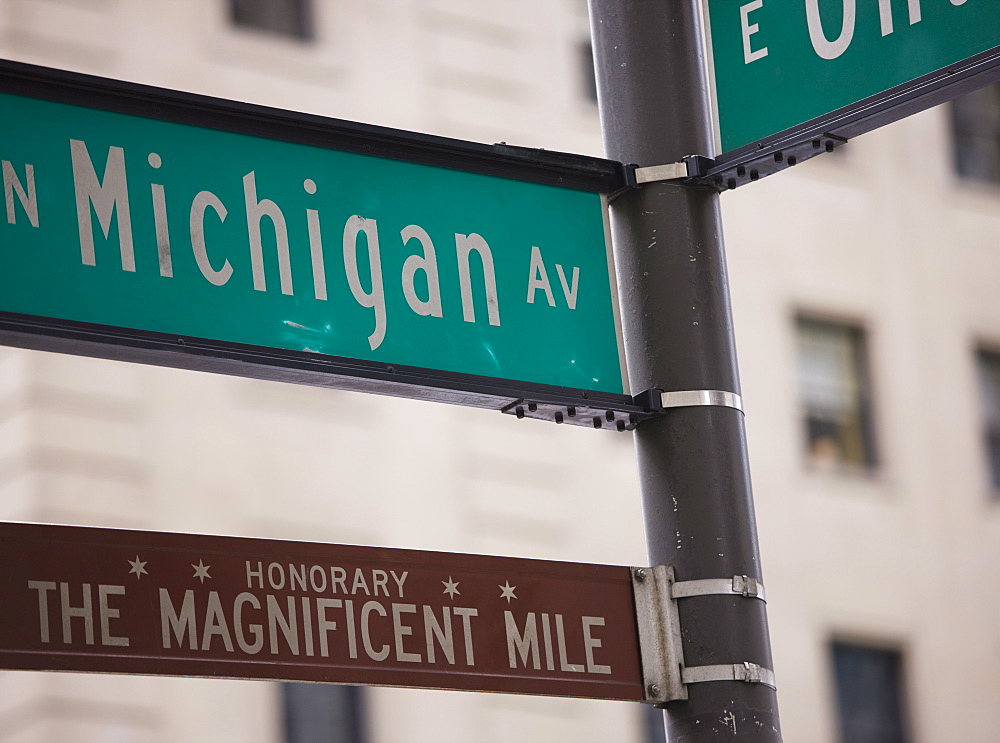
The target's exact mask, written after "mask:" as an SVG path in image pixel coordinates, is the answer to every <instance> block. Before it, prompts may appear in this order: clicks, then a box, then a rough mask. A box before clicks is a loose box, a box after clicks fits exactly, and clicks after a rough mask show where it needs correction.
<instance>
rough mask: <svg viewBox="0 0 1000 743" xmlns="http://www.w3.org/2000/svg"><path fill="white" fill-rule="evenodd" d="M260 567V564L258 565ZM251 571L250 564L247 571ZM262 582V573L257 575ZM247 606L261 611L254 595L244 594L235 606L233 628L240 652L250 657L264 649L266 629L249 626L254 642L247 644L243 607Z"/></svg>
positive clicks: (240, 595)
mask: <svg viewBox="0 0 1000 743" xmlns="http://www.w3.org/2000/svg"><path fill="white" fill-rule="evenodd" d="M257 564H258V565H260V563H257ZM249 569H250V563H249V562H248V563H247V570H248V571H249ZM257 575H258V576H259V577H260V578H261V579H262V580H263V575H262V574H261V573H258V574H257ZM245 604H250V605H251V606H252V607H253V608H254V609H258V610H259V609H260V601H258V600H257V597H256V596H254V595H253V594H252V593H247V592H245V591H244V592H243V593H241V594H239V595H238V596H237V597H236V602H235V603H234V604H233V627H234V629H235V630H236V644H237V645H239V646H240V650H242V651H243V652H244V653H250V655H256V654H257V653H259V652H260V651H261V649H262V648H263V647H264V628H263V627H262V626H261V625H259V624H250V625H247V629H249V630H250V635H251V636H252V637H253V642H252V643H250V642H247V638H246V635H244V634H243V606H244V605H245Z"/></svg>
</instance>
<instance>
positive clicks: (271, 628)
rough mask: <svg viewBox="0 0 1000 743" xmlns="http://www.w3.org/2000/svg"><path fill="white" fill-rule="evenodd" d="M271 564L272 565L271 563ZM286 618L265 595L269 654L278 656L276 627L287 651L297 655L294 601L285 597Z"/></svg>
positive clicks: (296, 624)
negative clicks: (269, 644) (269, 641)
mask: <svg viewBox="0 0 1000 743" xmlns="http://www.w3.org/2000/svg"><path fill="white" fill-rule="evenodd" d="M272 564H273V563H272ZM287 606H288V616H287V617H286V616H285V615H284V614H282V613H281V609H280V608H279V606H278V600H277V599H276V598H275V597H274V596H272V595H271V594H268V595H267V629H268V633H269V634H270V638H271V654H272V655H277V654H278V627H281V634H282V635H283V636H284V638H285V642H286V643H287V644H288V649H289V650H291V651H292V655H298V654H299V632H298V622H297V620H296V617H295V600H294V599H293V598H292V597H291V596H288V597H287Z"/></svg>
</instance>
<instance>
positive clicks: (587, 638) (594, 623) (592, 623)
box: [583, 617, 611, 673]
mask: <svg viewBox="0 0 1000 743" xmlns="http://www.w3.org/2000/svg"><path fill="white" fill-rule="evenodd" d="M603 626H604V617H584V618H583V651H584V653H586V655H587V672H588V673H611V666H602V665H598V664H596V663H594V648H599V647H601V641H600V640H598V639H597V638H596V637H594V636H593V635H591V633H590V628H591V627H603Z"/></svg>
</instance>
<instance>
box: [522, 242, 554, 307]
mask: <svg viewBox="0 0 1000 743" xmlns="http://www.w3.org/2000/svg"><path fill="white" fill-rule="evenodd" d="M539 289H541V290H542V291H543V292H545V298H546V299H548V300H549V307H555V306H556V300H555V297H553V296H552V285H551V284H550V283H549V276H548V274H547V273H546V272H545V261H543V260H542V251H541V250H540V249H539V248H537V247H536V246H534V245H532V246H531V263H530V265H529V266H528V304H534V303H535V292H536V291H538V290H539Z"/></svg>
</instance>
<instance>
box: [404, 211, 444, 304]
mask: <svg viewBox="0 0 1000 743" xmlns="http://www.w3.org/2000/svg"><path fill="white" fill-rule="evenodd" d="M399 235H400V237H402V238H403V245H404V246H405V245H406V244H407V243H409V242H410V240H416V241H417V242H419V243H420V247H421V248H422V249H423V255H422V256H421V255H411V256H410V257H409V258H407V259H406V261H405V262H404V263H403V296H405V297H406V303H407V304H408V305H410V309H411V310H413V311H414V312H416V313H417V314H418V315H430V316H431V317H441V314H442V312H441V282H440V281H439V279H438V267H437V254H436V253H435V252H434V243H433V242H431V237H430V235H428V234H427V231H426V230H424V228H423V227H418V226H417V225H415V224H411V225H408V226H407V227H404V228H403V229H402V230H401V231H400V233H399ZM417 271H423V272H424V276H425V278H426V280H427V299H426V300H423V299H421V298H420V297H418V296H417V290H416V286H415V283H416V282H415V279H416V273H417Z"/></svg>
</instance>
